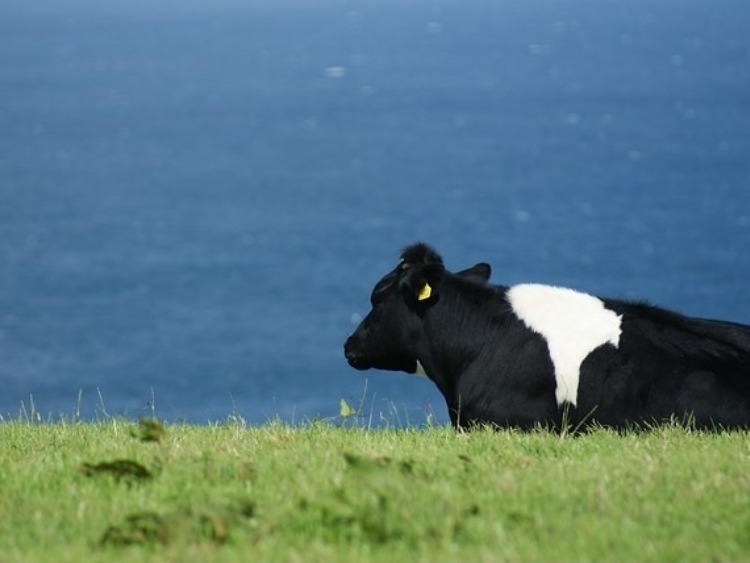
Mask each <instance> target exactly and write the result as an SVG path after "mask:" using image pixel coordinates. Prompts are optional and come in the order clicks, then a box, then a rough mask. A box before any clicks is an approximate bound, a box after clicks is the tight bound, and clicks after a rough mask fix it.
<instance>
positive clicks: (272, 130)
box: [0, 0, 750, 425]
mask: <svg viewBox="0 0 750 563" xmlns="http://www.w3.org/2000/svg"><path fill="white" fill-rule="evenodd" d="M0 12H2V17H0V383H1V385H2V392H1V393H0V415H1V416H2V418H3V419H5V420H8V419H14V418H17V417H19V416H20V417H22V418H24V417H29V418H36V419H43V420H48V419H53V420H56V419H58V418H59V417H60V416H64V417H75V416H80V417H81V418H84V419H95V418H97V417H100V416H103V415H122V416H128V417H137V416H141V415H143V414H146V415H152V414H156V415H157V416H160V417H162V418H164V419H167V420H184V421H189V422H194V423H205V422H210V421H222V420H226V419H227V417H232V416H234V417H238V416H239V417H242V418H243V419H244V420H246V421H248V422H251V423H262V422H265V421H267V420H270V419H273V418H275V417H280V418H282V419H283V420H286V421H290V422H301V421H306V420H310V419H313V418H324V419H331V418H335V417H336V416H337V415H338V414H339V401H340V400H341V399H345V400H346V401H347V402H348V403H349V404H350V405H351V406H353V407H355V408H360V407H361V409H360V416H361V417H362V419H363V420H367V421H369V422H372V423H377V422H378V421H382V420H385V421H387V422H388V423H391V424H401V425H407V424H408V425H420V424H424V423H425V422H426V421H427V420H433V421H436V422H439V423H440V422H445V421H447V414H446V409H445V405H444V403H443V400H442V398H441V396H440V394H439V393H438V392H437V390H436V389H435V388H434V386H433V385H432V383H431V382H430V381H428V380H426V379H424V378H413V377H409V376H407V375H404V374H397V373H386V372H366V373H360V372H356V371H354V370H352V369H351V368H349V367H348V366H347V364H346V362H345V360H344V358H343V353H342V345H343V342H344V339H345V338H346V336H347V335H348V334H349V333H350V332H351V331H352V330H353V329H354V328H355V326H356V324H357V323H358V322H359V320H360V319H361V318H362V316H363V315H364V314H366V313H367V311H368V310H369V302H368V297H369V293H370V290H371V288H372V286H373V285H374V283H375V281H376V280H377V279H378V278H379V277H380V276H381V275H383V274H384V273H385V272H386V271H387V270H389V269H391V268H392V267H393V266H394V265H395V263H396V261H397V259H398V254H399V251H400V249H401V248H402V247H403V246H404V245H405V244H408V243H411V242H413V241H415V240H424V241H426V242H429V243H431V244H432V245H434V246H435V247H436V248H437V250H438V251H439V252H440V253H441V254H442V255H443V257H444V259H445V262H446V265H447V266H448V268H449V269H451V270H458V269H461V268H464V267H468V266H470V265H472V264H474V263H475V262H478V261H488V262H490V263H491V264H492V265H493V268H494V273H493V281H494V282H495V283H500V284H506V285H509V284H513V283H518V282H545V283H552V284H556V285H566V286H572V287H575V288H577V289H581V290H585V291H588V292H592V293H596V294H601V295H606V296H610V297H624V298H633V299H647V300H649V301H651V302H653V303H656V304H659V305H663V306H665V307H668V308H672V309H677V310H680V311H682V312H685V313H688V314H691V315H696V316H705V317H713V318H726V319H731V320H734V321H738V322H743V323H750V282H749V281H748V280H749V279H750V256H749V255H748V248H750V135H749V134H748V133H749V132H750V34H748V32H747V22H748V21H750V3H748V2H746V1H745V0H721V1H720V2H714V3H709V2H705V1H702V0H680V1H677V0H606V1H603V0H554V1H553V0H548V1H547V0H523V1H521V0H473V1H472V2H466V1H464V0H429V1H428V0H409V1H403V0H378V1H373V0H316V1H314V2H310V1H305V0H248V1H239V0H236V1H232V0H212V1H210V2H208V1H205V2H197V1H195V0H181V1H177V0H149V1H145V0H110V1H107V2H96V1H93V0H91V1H83V0H70V1H66V2H64V3H63V2H57V1H56V0H35V1H34V2H27V1H26V0H5V1H4V2H3V7H2V8H1V9H0Z"/></svg>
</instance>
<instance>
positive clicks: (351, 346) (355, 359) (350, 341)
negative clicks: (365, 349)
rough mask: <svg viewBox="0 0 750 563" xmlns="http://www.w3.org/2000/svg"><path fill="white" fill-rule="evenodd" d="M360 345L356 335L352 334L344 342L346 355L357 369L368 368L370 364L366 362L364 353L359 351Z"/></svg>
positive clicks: (347, 359) (351, 364)
mask: <svg viewBox="0 0 750 563" xmlns="http://www.w3.org/2000/svg"><path fill="white" fill-rule="evenodd" d="M357 348H358V345H357V341H356V340H355V339H354V337H352V336H350V337H349V338H347V339H346V343H345V344H344V356H346V361H347V362H349V365H350V366H352V367H353V368H355V369H362V370H364V369H367V368H368V367H369V366H368V365H367V364H366V363H365V361H364V358H363V357H362V354H361V353H359V352H358V351H357Z"/></svg>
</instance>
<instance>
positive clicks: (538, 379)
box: [344, 243, 750, 429]
mask: <svg viewBox="0 0 750 563" xmlns="http://www.w3.org/2000/svg"><path fill="white" fill-rule="evenodd" d="M490 274H491V267H490V265H489V264H487V263H479V264H476V265H475V266H473V267H471V268H469V269H466V270H463V271H459V272H456V273H451V272H449V271H447V270H446V269H445V266H444V265H443V259H442V258H441V257H440V255H439V254H438V253H437V252H436V251H435V250H434V249H433V248H431V247H430V246H429V245H427V244H425V243H415V244H413V245H410V246H408V247H406V248H405V249H404V250H403V253H402V255H401V260H400V262H399V263H398V265H397V266H396V267H395V268H394V269H393V270H392V271H390V272H389V273H387V274H386V275H385V276H384V277H383V278H382V279H381V280H380V281H378V282H377V284H376V285H375V287H374V289H373V291H372V295H371V298H370V300H371V303H372V310H371V311H370V312H369V313H368V314H367V316H366V317H365V318H364V319H363V320H362V322H361V323H360V324H359V326H358V327H357V329H356V330H355V331H354V333H352V335H351V336H350V337H349V338H348V339H347V340H346V343H345V345H344V354H345V356H346V359H347V360H348V362H349V364H350V365H351V366H352V367H353V368H356V369H358V370H366V369H370V368H376V369H381V370H392V371H402V372H406V373H412V374H423V375H426V376H427V377H428V378H429V379H431V380H432V381H433V382H434V383H435V385H437V387H438V389H439V390H440V392H441V393H442V395H443V397H444V398H445V402H446V404H447V407H448V413H449V416H450V420H451V423H452V424H453V425H454V426H455V427H457V428H469V427H473V426H476V425H490V426H495V427H518V428H523V429H532V428H536V427H540V426H541V427H546V428H557V429H564V428H568V429H571V428H573V429H582V428H587V427H589V426H591V425H600V426H605V427H612V428H620V429H623V428H633V427H639V428H648V427H653V426H655V425H659V424H662V423H664V422H666V421H671V422H674V421H677V422H678V423H688V424H689V425H691V426H692V427H695V428H701V429H707V428H713V429H725V428H748V427H750V326H747V325H743V324H738V323H733V322H727V321H718V320H709V319H700V318H692V317H688V316H685V315H682V314H679V313H676V312H672V311H669V310H666V309H663V308H660V307H657V306H654V305H650V304H648V303H646V302H636V301H625V300H619V299H608V298H600V297H596V296H594V295H590V294H587V293H582V292H579V291H575V290H572V289H567V288H562V287H556V286H551V285H541V284H520V285H514V286H510V287H508V286H503V285H492V284H490V283H489V278H490Z"/></svg>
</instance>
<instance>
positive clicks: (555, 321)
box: [508, 284, 622, 406]
mask: <svg viewBox="0 0 750 563" xmlns="http://www.w3.org/2000/svg"><path fill="white" fill-rule="evenodd" d="M508 301H509V302H510V305H511V307H513V312H514V313H515V314H516V316H518V318H519V319H521V320H522V321H523V322H524V323H525V324H526V326H527V327H529V328H530V329H531V330H533V331H534V332H536V333H538V334H541V335H542V336H543V337H544V339H545V340H546V341H547V347H548V348H549V355H550V358H551V359H552V363H553V364H554V366H555V379H556V381H557V389H556V391H555V396H556V397H557V404H558V405H562V404H563V403H564V402H566V401H567V402H568V403H571V404H572V405H573V406H575V405H576V402H577V400H578V381H579V379H580V376H581V364H582V363H583V360H585V359H586V357H587V356H588V355H589V354H590V353H591V352H593V351H594V350H595V349H596V348H598V347H599V346H602V345H603V344H612V345H613V346H615V347H617V346H618V345H619V343H620V333H621V332H622V330H621V328H620V325H621V320H622V317H621V316H620V315H618V314H616V313H615V312H614V311H611V310H609V309H607V308H606V307H604V303H603V302H602V300H601V299H598V298H597V297H594V296H593V295H588V294H586V293H580V292H578V291H574V290H572V289H566V288H562V287H554V286H550V285H539V284H522V285H516V286H513V287H511V288H510V289H509V290H508Z"/></svg>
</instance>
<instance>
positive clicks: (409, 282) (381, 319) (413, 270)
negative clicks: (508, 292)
mask: <svg viewBox="0 0 750 563" xmlns="http://www.w3.org/2000/svg"><path fill="white" fill-rule="evenodd" d="M450 275H451V274H450V273H448V272H446V270H445V267H444V266H443V260H442V258H441V257H440V256H439V255H438V254H437V252H435V251H434V250H433V249H432V248H430V247H429V246H427V245H426V244H423V243H417V244H414V245H411V246H409V247H407V248H406V249H405V250H404V251H403V253H402V254H401V261H400V262H399V264H398V265H397V266H396V267H395V268H394V269H393V270H392V271H390V272H389V273H388V274H386V275H385V276H384V277H383V278H382V279H381V280H380V281H379V282H378V283H377V284H375V288H374V289H373V290H372V295H371V296H370V302H371V304H372V310H371V311H370V313H369V314H368V315H367V316H366V317H365V318H364V320H363V321H362V322H361V323H360V325H359V326H358V327H357V329H356V330H355V331H354V333H353V334H352V335H351V336H350V337H349V338H348V339H347V341H346V344H345V345H344V353H345V355H346V359H347V360H348V361H349V364H350V365H351V366H352V367H354V368H357V369H361V370H364V369H369V368H377V369H384V370H392V371H405V372H407V373H414V372H415V371H416V370H417V356H416V348H417V345H418V343H419V339H420V337H421V334H422V319H423V318H424V315H425V313H426V312H427V311H428V310H429V309H430V308H431V307H433V306H435V305H436V304H437V303H438V302H439V301H440V298H441V291H442V286H443V283H444V281H445V278H446V276H450ZM457 275H459V276H462V277H466V278H473V279H475V280H476V281H482V282H486V281H487V279H488V278H489V275H490V267H489V265H488V264H478V265H477V266H475V267H474V268H471V269H470V270H465V271H464V272H460V273H459V274H457Z"/></svg>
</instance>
